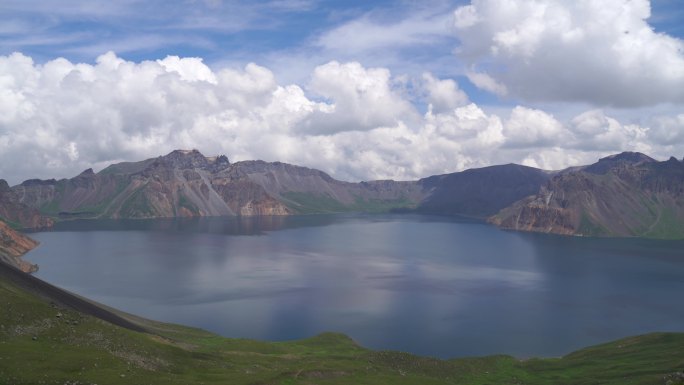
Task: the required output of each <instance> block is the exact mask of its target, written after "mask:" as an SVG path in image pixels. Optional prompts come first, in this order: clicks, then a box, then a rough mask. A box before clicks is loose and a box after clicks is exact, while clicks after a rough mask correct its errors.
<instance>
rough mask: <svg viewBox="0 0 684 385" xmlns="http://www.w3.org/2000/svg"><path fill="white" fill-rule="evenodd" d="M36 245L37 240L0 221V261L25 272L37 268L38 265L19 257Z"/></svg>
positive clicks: (30, 271) (33, 270)
mask: <svg viewBox="0 0 684 385" xmlns="http://www.w3.org/2000/svg"><path fill="white" fill-rule="evenodd" d="M36 246H38V242H36V241H34V240H33V239H31V238H29V237H27V236H25V235H23V234H20V233H18V232H16V231H15V230H13V229H12V228H11V227H9V226H8V225H7V224H6V223H4V222H2V221H0V261H2V262H5V263H7V264H9V265H11V266H14V267H16V268H18V269H20V270H22V271H24V272H26V273H32V272H35V271H37V270H38V266H36V265H33V264H31V263H29V262H26V261H25V260H23V259H21V256H22V255H24V254H26V253H27V252H28V251H29V250H31V249H33V248H34V247H36Z"/></svg>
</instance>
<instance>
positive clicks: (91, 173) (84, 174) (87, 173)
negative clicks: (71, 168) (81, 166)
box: [78, 168, 95, 177]
mask: <svg viewBox="0 0 684 385" xmlns="http://www.w3.org/2000/svg"><path fill="white" fill-rule="evenodd" d="M94 175H95V171H93V169H92V168H89V169H86V170H83V172H82V173H80V174H78V176H80V177H91V176H94Z"/></svg>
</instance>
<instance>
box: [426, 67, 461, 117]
mask: <svg viewBox="0 0 684 385" xmlns="http://www.w3.org/2000/svg"><path fill="white" fill-rule="evenodd" d="M423 87H424V88H425V92H426V93H427V101H428V103H429V104H430V105H431V106H432V109H433V112H437V113H440V112H445V111H450V110H453V109H454V108H456V107H459V106H463V105H465V104H467V103H468V95H466V94H465V92H463V91H462V90H461V89H459V88H458V84H457V83H456V82H455V81H454V80H453V79H437V78H435V77H434V76H432V74H431V73H428V72H426V73H424V74H423Z"/></svg>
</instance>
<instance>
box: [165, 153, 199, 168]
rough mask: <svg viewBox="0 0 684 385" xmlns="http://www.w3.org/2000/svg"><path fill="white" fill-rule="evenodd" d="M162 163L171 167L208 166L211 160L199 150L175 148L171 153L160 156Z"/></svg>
mask: <svg viewBox="0 0 684 385" xmlns="http://www.w3.org/2000/svg"><path fill="white" fill-rule="evenodd" d="M159 160H160V161H161V163H163V164H164V165H166V166H169V167H171V168H179V169H188V168H206V167H208V166H209V160H207V158H206V157H205V156H204V155H202V153H201V152H199V151H198V150H195V149H192V150H173V151H171V152H170V153H168V154H166V155H164V156H162V157H159Z"/></svg>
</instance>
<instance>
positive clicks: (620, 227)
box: [490, 153, 684, 238]
mask: <svg viewBox="0 0 684 385" xmlns="http://www.w3.org/2000/svg"><path fill="white" fill-rule="evenodd" d="M490 222H492V223H494V224H496V225H498V226H500V227H503V228H506V229H513V230H523V231H536V232H545V233H556V234H565V235H584V236H621V237H633V236H639V237H652V238H682V237H684V163H683V162H680V161H678V160H676V159H674V158H672V159H670V160H669V161H666V162H657V161H655V160H653V159H651V158H649V157H647V156H645V155H643V154H639V153H623V154H618V155H614V156H611V157H607V158H603V159H601V160H600V161H599V162H598V163H595V164H593V165H590V166H586V167H582V168H578V169H574V170H571V171H566V172H561V173H559V174H558V175H556V176H554V177H553V178H552V179H551V180H549V181H548V182H547V183H546V184H545V185H544V186H542V187H541V188H540V190H539V192H538V193H537V194H536V195H535V196H531V197H528V198H525V199H523V200H521V201H518V202H516V203H514V204H513V205H511V206H509V207H507V208H505V209H503V210H501V211H500V212H499V213H498V214H496V215H495V216H493V217H491V218H490Z"/></svg>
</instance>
